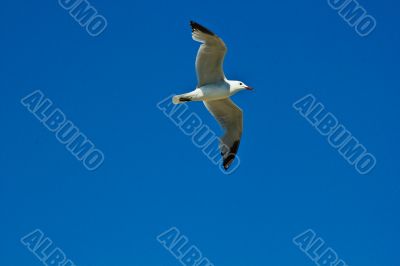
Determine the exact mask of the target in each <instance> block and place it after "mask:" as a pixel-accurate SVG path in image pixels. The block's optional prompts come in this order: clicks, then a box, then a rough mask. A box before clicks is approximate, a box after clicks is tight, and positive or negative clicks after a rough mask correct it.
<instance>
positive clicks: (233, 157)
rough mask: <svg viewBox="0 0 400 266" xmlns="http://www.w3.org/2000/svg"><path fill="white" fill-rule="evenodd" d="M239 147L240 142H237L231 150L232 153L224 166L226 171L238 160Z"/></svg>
mask: <svg viewBox="0 0 400 266" xmlns="http://www.w3.org/2000/svg"><path fill="white" fill-rule="evenodd" d="M239 145H240V140H238V141H235V142H234V143H233V145H232V147H231V148H230V152H229V155H228V156H227V157H226V158H225V159H224V161H223V163H222V165H223V166H224V169H225V170H228V168H229V167H230V166H231V164H232V163H233V161H234V160H235V158H236V153H237V152H238V150H239Z"/></svg>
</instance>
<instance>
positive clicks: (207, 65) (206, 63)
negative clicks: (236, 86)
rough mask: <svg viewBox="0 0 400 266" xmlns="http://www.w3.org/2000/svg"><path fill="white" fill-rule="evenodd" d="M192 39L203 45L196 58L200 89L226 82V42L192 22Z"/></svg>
mask: <svg viewBox="0 0 400 266" xmlns="http://www.w3.org/2000/svg"><path fill="white" fill-rule="evenodd" d="M190 25H191V26H192V38H193V40H195V41H198V42H201V43H203V44H202V45H200V48H199V51H198V53H197V58H196V72H197V79H198V84H197V86H198V87H201V86H204V85H207V84H210V83H217V82H219V81H223V80H225V74H224V70H223V63H224V58H225V54H226V51H227V48H226V45H225V43H224V41H223V40H222V39H221V38H219V37H218V36H217V35H215V34H214V33H213V32H211V31H210V30H208V29H206V28H205V27H203V26H201V25H200V24H198V23H196V22H193V21H191V22H190Z"/></svg>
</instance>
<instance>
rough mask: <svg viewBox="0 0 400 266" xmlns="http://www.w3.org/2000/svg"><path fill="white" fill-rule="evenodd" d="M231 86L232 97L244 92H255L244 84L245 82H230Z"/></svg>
mask: <svg viewBox="0 0 400 266" xmlns="http://www.w3.org/2000/svg"><path fill="white" fill-rule="evenodd" d="M229 85H230V91H231V95H233V94H235V93H237V92H239V91H243V90H248V91H252V90H253V88H252V87H250V86H247V85H246V84H244V82H242V81H238V80H230V81H229Z"/></svg>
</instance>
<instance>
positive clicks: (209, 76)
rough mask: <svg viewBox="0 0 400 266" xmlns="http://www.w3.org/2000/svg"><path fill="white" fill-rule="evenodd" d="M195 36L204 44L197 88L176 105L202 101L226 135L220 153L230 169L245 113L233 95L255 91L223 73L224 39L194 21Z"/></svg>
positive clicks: (179, 97) (198, 60)
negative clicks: (234, 100)
mask: <svg viewBox="0 0 400 266" xmlns="http://www.w3.org/2000/svg"><path fill="white" fill-rule="evenodd" d="M191 26H192V37H193V39H194V40H195V41H198V42H201V43H202V45H201V46H200V49H199V51H198V53H197V58H196V73H197V79H198V84H197V88H196V89H195V90H194V91H192V92H189V93H185V94H181V95H176V96H174V97H173V98H172V101H173V103H174V104H180V103H184V102H191V101H202V102H203V103H204V105H205V107H206V108H207V109H208V111H209V112H210V113H211V114H212V115H213V116H214V117H215V119H216V120H217V121H218V123H219V124H220V125H221V127H222V128H223V129H225V134H224V136H223V137H222V138H221V143H220V150H221V155H222V157H223V166H224V168H225V169H228V168H229V166H230V165H231V164H232V162H233V160H234V159H235V156H236V153H237V151H238V149H239V144H240V138H241V136H242V128H243V124H242V121H243V114H242V110H241V109H240V108H239V107H238V106H236V105H235V104H234V103H233V102H232V101H231V99H230V98H229V97H230V96H232V95H234V94H236V93H237V92H239V91H242V90H252V88H251V87H249V86H247V85H245V84H244V83H243V82H241V81H235V80H228V79H227V78H226V77H225V74H224V71H223V67H222V65H223V61H224V57H225V54H226V51H227V48H226V45H225V43H224V42H223V40H222V39H221V38H219V37H218V36H217V35H215V34H214V33H213V32H211V31H210V30H208V29H206V28H204V27H203V26H201V25H199V24H198V23H195V22H191Z"/></svg>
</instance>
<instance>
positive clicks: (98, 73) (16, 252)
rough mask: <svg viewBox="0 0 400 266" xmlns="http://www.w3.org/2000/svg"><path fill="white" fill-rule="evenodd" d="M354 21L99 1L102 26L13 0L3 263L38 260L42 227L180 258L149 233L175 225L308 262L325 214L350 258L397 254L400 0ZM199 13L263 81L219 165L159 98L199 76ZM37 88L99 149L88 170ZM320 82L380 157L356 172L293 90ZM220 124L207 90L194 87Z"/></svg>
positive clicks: (392, 258)
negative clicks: (31, 242) (34, 102)
mask: <svg viewBox="0 0 400 266" xmlns="http://www.w3.org/2000/svg"><path fill="white" fill-rule="evenodd" d="M359 2H360V3H361V4H362V6H364V8H365V9H366V10H367V12H368V13H369V14H371V15H372V16H374V17H375V18H376V20H377V28H376V30H375V31H374V32H373V33H372V34H371V35H369V36H367V37H364V38H362V37H360V36H358V35H357V33H356V32H355V31H354V30H353V29H352V28H351V27H349V26H348V25H347V23H346V22H345V21H344V20H343V19H342V18H341V17H340V16H339V15H338V14H337V12H336V11H334V10H332V9H331V8H330V7H329V5H328V3H327V1H310V0H307V1H293V0H290V1H245V2H243V1H225V0H223V1H209V0H206V1H200V2H199V1H104V0H92V1H90V3H91V4H93V6H94V7H96V9H97V10H98V12H99V13H100V14H101V15H103V16H104V17H106V18H107V21H108V27H107V29H106V30H105V31H104V32H103V34H101V35H100V36H98V37H95V38H94V37H91V36H90V35H89V34H88V33H87V32H86V31H85V29H84V28H82V27H81V26H80V25H79V24H78V23H77V22H75V21H74V19H73V18H72V17H71V16H70V15H69V14H68V12H67V11H65V10H64V9H62V8H61V7H60V6H59V4H58V1H56V0H53V1H44V2H40V3H38V1H22V2H18V1H12V0H5V1H2V8H1V9H0V29H1V32H2V42H1V47H2V51H3V53H2V57H1V60H0V73H1V79H0V87H1V90H0V97H1V99H2V104H1V105H0V119H1V122H2V130H1V131H0V132H1V133H0V136H1V139H2V141H1V146H0V147H1V148H0V162H1V164H0V166H1V167H0V207H1V216H0V218H1V227H0V234H1V241H0V249H1V252H0V265H7V266H28V265H29V266H36V265H42V262H40V261H39V260H38V259H37V258H36V257H35V256H34V255H33V254H31V253H30V252H29V251H28V249H27V248H26V247H24V246H23V245H22V244H21V243H20V238H21V237H23V236H24V235H26V234H28V233H29V232H31V231H33V230H34V229H40V230H42V231H43V232H44V234H45V235H46V236H47V237H49V238H51V239H52V240H53V242H54V243H55V244H56V246H58V247H60V248H61V249H62V250H63V251H64V252H65V253H66V254H67V256H68V258H69V259H71V260H72V261H74V263H75V264H76V265H81V266H128V265H130V266H132V265H139V266H144V265H146V266H170V265H171V266H172V265H180V262H179V261H178V260H176V259H175V258H174V257H173V256H172V255H171V254H170V253H169V252H168V251H167V250H166V249H164V247H163V246H162V245H161V244H160V243H159V242H158V241H157V240H156V237H157V235H159V234H160V233H162V232H164V231H166V230H167V229H169V228H170V227H174V226H175V227H177V228H178V229H179V230H180V231H181V232H182V234H184V235H186V236H187V237H188V238H189V240H190V243H191V244H194V245H196V246H197V247H198V248H199V249H200V250H201V252H202V253H203V254H204V256H206V257H207V258H209V259H210V261H211V262H212V263H213V264H214V265H215V266H217V265H221V266H222V265H223V266H232V265H234V266H261V265H275V266H293V265H296V266H307V265H310V266H311V265H315V264H314V262H312V261H311V260H310V259H309V258H308V257H307V255H306V254H304V253H302V252H301V251H300V249H299V248H298V247H296V246H295V245H294V244H293V243H292V239H293V237H295V236H297V235H299V234H300V233H302V232H304V231H305V230H306V229H309V228H310V229H312V230H314V231H315V232H316V233H317V234H318V235H319V236H320V237H321V238H323V239H324V240H325V242H326V243H327V245H328V246H329V247H332V248H333V249H334V250H335V251H336V252H337V253H338V255H339V257H340V258H341V259H343V260H344V261H346V262H347V263H348V264H349V265H363V266H382V265H384V266H395V265H397V263H398V258H397V257H398V256H397V243H398V238H399V237H400V232H399V230H398V225H399V222H400V217H399V214H398V210H399V199H400V197H399V189H400V181H399V179H398V177H399V173H400V169H399V164H398V162H397V161H398V150H399V149H400V145H399V141H398V136H399V133H400V128H399V124H398V122H396V121H398V115H399V108H398V96H399V92H398V89H399V85H400V81H399V76H398V70H399V64H400V63H399V60H400V55H399V49H398V47H399V46H400V36H399V31H398V11H397V10H398V8H399V7H400V6H399V3H398V1H395V0H383V1H379V2H378V1H371V0H362V1H361V0H360V1H359ZM190 20H195V21H197V22H199V23H201V24H204V25H205V26H206V27H208V28H210V29H212V30H213V31H214V32H216V33H217V34H218V35H220V36H221V37H223V39H224V41H225V42H226V43H227V45H228V48H229V52H228V55H227V58H226V61H225V72H226V75H227V77H228V78H230V79H240V80H243V81H244V82H245V83H247V84H249V85H251V86H253V87H255V88H256V92H254V93H250V92H242V93H240V94H238V95H236V96H234V101H235V102H236V103H237V104H238V105H239V106H240V107H241V108H242V109H243V110H244V134H243V138H242V142H241V147H240V149H239V156H240V158H241V165H240V167H239V168H238V170H237V171H236V172H235V173H234V174H232V175H223V174H222V173H221V172H220V171H219V170H218V168H216V167H215V166H214V165H213V164H212V163H210V161H209V160H208V159H207V158H206V157H205V156H204V155H203V153H202V152H201V150H199V149H198V148H196V147H195V146H194V145H193V143H192V142H191V140H190V138H189V137H187V136H185V135H184V134H183V133H182V132H181V131H180V130H179V129H178V128H177V127H176V126H175V125H174V124H173V123H172V122H171V121H170V120H169V119H168V118H167V117H165V116H164V114H163V113H162V112H161V111H160V110H159V109H157V107H156V104H157V103H158V102H159V101H161V100H162V99H164V98H165V97H167V96H168V95H171V94H173V93H183V92H186V91H189V90H191V89H193V88H194V86H195V85H196V76H195V71H194V60H195V54H196V52H197V49H198V44H197V43H195V42H194V41H192V39H191V36H190V28H189V21H190ZM37 89H40V90H41V91H42V92H43V93H44V94H45V95H46V96H47V97H48V98H49V99H51V100H52V101H53V102H54V104H55V105H56V106H57V107H59V108H60V109H61V110H62V111H63V112H64V113H65V114H66V116H67V117H68V119H70V120H71V121H73V123H74V124H76V125H77V126H78V127H79V128H80V130H81V131H82V132H83V133H84V134H86V135H87V136H88V137H89V138H90V139H91V140H92V141H93V143H95V145H96V147H98V148H99V149H101V150H102V151H103V152H104V154H105V161H104V164H103V165H102V166H101V167H100V168H99V169H98V170H96V171H93V172H90V171H88V170H86V169H85V167H84V166H83V165H82V163H80V162H79V161H77V160H76V159H75V158H74V156H72V155H71V154H70V153H69V152H68V151H67V150H66V149H65V147H64V146H63V145H62V144H60V143H59V142H58V141H57V139H56V138H55V136H54V133H52V132H50V131H48V130H47V129H46V128H45V127H44V126H43V125H42V124H41V123H40V122H39V121H38V120H37V119H36V118H35V117H34V116H33V115H32V114H31V113H30V112H28V111H27V109H26V108H25V107H24V106H22V105H21V103H20V100H21V98H22V97H24V96H26V95H28V94H29V93H31V92H32V91H34V90H37ZM310 93H312V94H313V95H314V96H315V97H317V99H318V100H319V101H321V102H322V103H323V104H324V105H325V107H326V108H327V110H329V111H330V112H332V113H333V114H335V116H336V117H337V118H338V119H339V120H340V122H341V123H343V124H344V125H345V126H346V127H347V128H348V129H349V130H350V131H351V132H352V133H353V134H354V136H355V137H357V139H359V140H360V142H361V143H362V144H363V145H365V146H366V147H367V149H368V151H370V152H371V153H373V154H374V155H375V156H376V158H377V162H378V163H377V166H376V168H375V169H374V170H373V171H372V172H371V173H370V174H368V175H360V174H358V173H357V171H355V169H354V168H353V167H352V166H350V165H349V164H348V163H347V162H346V161H345V160H344V159H343V158H342V157H341V156H340V155H339V154H338V153H337V151H335V150H334V149H333V148H332V147H330V146H329V144H328V143H327V141H326V138H325V137H323V136H321V135H320V134H319V133H318V132H317V131H316V130H315V129H313V128H312V127H311V126H310V125H309V124H308V122H307V121H306V120H305V119H304V118H302V117H301V116H300V115H299V114H298V113H297V112H296V111H295V110H294V109H293V108H292V104H293V103H294V102H295V101H296V100H298V99H300V98H301V97H303V96H305V95H307V94H310ZM189 107H190V110H192V111H193V112H196V113H197V114H198V115H199V116H200V117H201V118H202V119H203V121H204V123H205V124H207V125H209V126H210V127H211V128H212V129H213V130H214V131H215V132H218V133H221V131H220V129H219V127H218V124H217V123H216V122H215V121H214V120H213V118H212V117H211V116H210V115H209V114H208V112H207V111H206V110H205V109H204V107H203V105H202V104H201V103H191V104H190V105H189Z"/></svg>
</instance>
